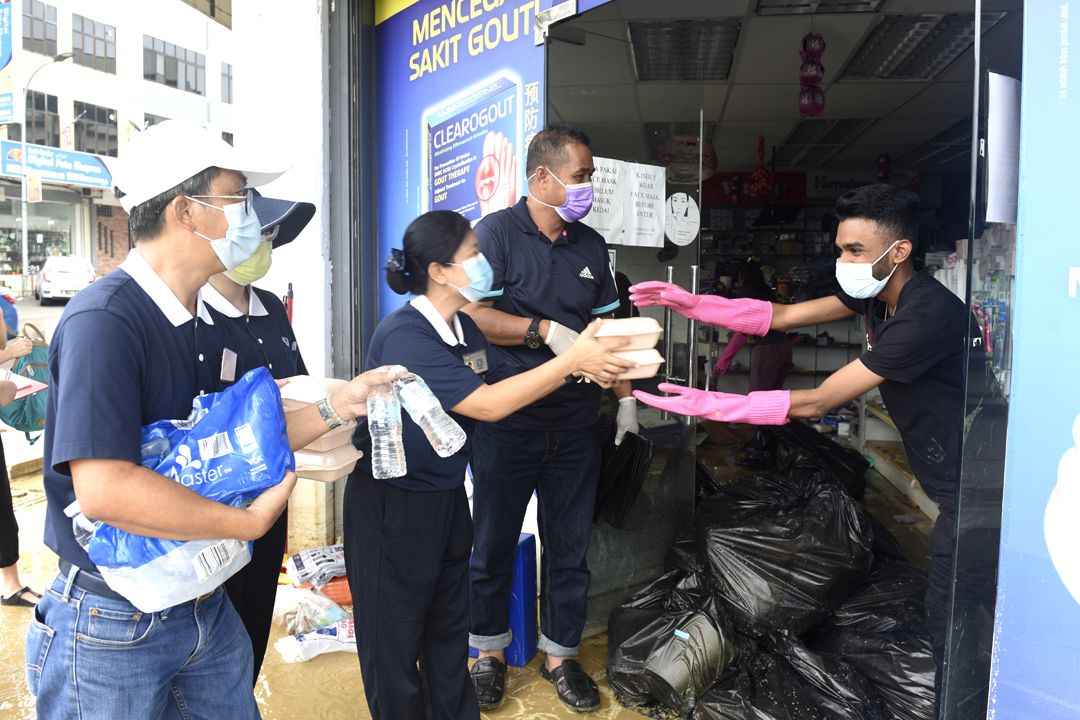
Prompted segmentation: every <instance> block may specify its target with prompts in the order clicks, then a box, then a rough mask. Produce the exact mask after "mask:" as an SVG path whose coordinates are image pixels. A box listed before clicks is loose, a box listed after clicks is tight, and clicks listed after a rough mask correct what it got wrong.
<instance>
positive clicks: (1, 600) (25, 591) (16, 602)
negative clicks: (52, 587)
mask: <svg viewBox="0 0 1080 720" xmlns="http://www.w3.org/2000/svg"><path fill="white" fill-rule="evenodd" d="M23 595H30V596H31V597H32V598H34V599H33V600H27V599H26V598H24V597H23ZM40 599H41V595H38V594H37V593H36V592H34V591H33V590H31V589H30V588H29V587H27V586H26V585H23V586H22V587H21V588H19V589H18V591H16V592H14V593H12V594H11V595H9V596H7V597H0V605H6V606H8V607H26V608H32V607H34V606H35V605H37V603H38V600H40Z"/></svg>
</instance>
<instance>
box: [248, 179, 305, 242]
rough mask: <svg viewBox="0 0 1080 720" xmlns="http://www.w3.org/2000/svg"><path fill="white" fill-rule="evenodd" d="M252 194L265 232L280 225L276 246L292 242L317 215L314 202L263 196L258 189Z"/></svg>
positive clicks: (253, 205) (252, 202) (275, 239)
mask: <svg viewBox="0 0 1080 720" xmlns="http://www.w3.org/2000/svg"><path fill="white" fill-rule="evenodd" d="M252 195H253V197H252V199H251V206H252V208H253V209H254V210H255V215H256V216H258V218H259V224H260V225H261V226H262V231H263V234H264V235H265V234H267V233H269V232H270V231H272V230H273V229H274V227H275V226H277V227H278V230H277V234H276V235H274V240H273V243H274V247H280V246H282V245H286V244H288V243H291V242H292V241H293V240H295V239H296V236H297V235H299V234H300V231H302V230H303V229H304V228H305V227H307V224H308V223H309V222H311V218H313V217H315V205H314V204H312V203H309V202H298V201H296V200H279V199H277V198H268V197H263V196H262V195H260V194H259V191H258V190H253V191H252Z"/></svg>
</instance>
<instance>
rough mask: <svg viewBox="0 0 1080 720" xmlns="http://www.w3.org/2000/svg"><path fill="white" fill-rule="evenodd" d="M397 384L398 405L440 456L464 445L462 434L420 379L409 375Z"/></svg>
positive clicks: (455, 450) (448, 455) (446, 455)
mask: <svg viewBox="0 0 1080 720" xmlns="http://www.w3.org/2000/svg"><path fill="white" fill-rule="evenodd" d="M396 385H397V391H398V398H400V399H401V404H402V405H404V406H405V409H406V410H408V411H409V417H411V418H412V420H413V422H414V423H416V424H417V425H419V426H420V428H421V429H422V430H423V431H424V434H425V435H427V439H428V442H429V443H431V447H433V448H435V452H436V453H438V455H439V457H450V456H451V455H453V454H454V453H456V452H457V451H458V450H460V449H461V448H462V446H464V445H465V440H466V439H467V438H466V436H465V431H464V430H462V429H461V426H460V425H458V424H457V422H456V421H455V420H454V418H452V417H450V416H449V415H447V414H446V411H445V410H443V408H442V405H441V404H440V403H439V399H438V398H437V397H435V393H433V392H431V388H429V387H428V384H427V383H426V382H424V379H423V378H422V377H420V376H419V375H414V374H413V373H408V374H406V375H403V376H402V377H400V378H398V380H397V383H396Z"/></svg>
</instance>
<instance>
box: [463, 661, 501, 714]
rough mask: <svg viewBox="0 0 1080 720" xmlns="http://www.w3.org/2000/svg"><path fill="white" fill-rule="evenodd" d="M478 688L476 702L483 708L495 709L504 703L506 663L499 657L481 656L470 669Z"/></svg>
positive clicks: (475, 685)
mask: <svg viewBox="0 0 1080 720" xmlns="http://www.w3.org/2000/svg"><path fill="white" fill-rule="evenodd" d="M469 677H471V678H472V681H473V686H474V687H475V688H476V702H477V703H478V704H479V705H480V709H481V710H494V709H495V708H497V707H499V705H501V704H502V699H503V691H504V689H505V688H506V664H505V663H501V662H499V659H498V658H493V657H486V658H480V659H479V660H477V661H476V662H475V663H473V666H472V669H471V670H469Z"/></svg>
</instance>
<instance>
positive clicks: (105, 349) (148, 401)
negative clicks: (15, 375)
mask: <svg viewBox="0 0 1080 720" xmlns="http://www.w3.org/2000/svg"><path fill="white" fill-rule="evenodd" d="M224 338H225V335H224V333H223V328H221V327H220V325H216V324H214V323H213V317H212V316H211V314H210V312H209V310H208V309H207V308H206V307H205V306H204V305H203V303H202V300H201V299H200V300H199V312H198V317H195V318H193V317H192V316H191V314H190V313H189V312H188V311H187V310H186V309H185V308H184V306H183V304H182V303H181V302H180V301H179V300H178V299H177V298H176V296H175V295H173V294H172V292H171V291H170V290H169V288H168V287H167V286H166V285H165V283H164V281H162V280H161V278H160V277H158V276H157V274H156V273H154V271H153V269H152V268H151V267H150V265H149V264H148V263H147V262H146V261H145V260H144V259H143V258H142V256H141V255H139V253H138V251H137V250H132V251H131V252H130V253H129V254H128V258H127V260H125V261H124V263H123V264H122V265H121V266H120V267H119V268H118V269H116V270H114V271H113V272H111V273H109V274H108V275H106V276H105V277H104V278H102V279H101V280H98V281H97V282H95V283H94V284H93V285H91V286H90V287H88V288H86V289H85V290H83V291H82V292H80V293H79V294H78V295H76V296H75V297H74V298H72V300H71V302H70V303H69V304H68V306H67V308H66V309H65V310H64V314H63V317H61V319H60V323H59V325H57V327H56V332H55V334H54V335H53V341H52V344H51V346H50V347H49V372H50V373H51V375H52V382H51V385H50V388H49V398H48V401H47V404H46V411H45V455H44V462H43V467H44V483H45V495H46V498H47V499H48V506H47V509H46V516H45V544H46V545H47V546H48V547H49V548H50V549H52V550H53V552H55V553H56V554H57V555H59V556H60V557H61V558H63V559H64V560H67V561H68V562H70V563H71V564H73V565H77V566H78V567H81V568H84V569H86V570H94V569H95V567H94V564H93V563H92V562H90V558H89V557H87V555H86V553H85V551H83V549H82V548H81V547H80V546H79V544H78V543H77V542H76V541H75V537H74V534H73V533H72V529H71V520H70V519H69V518H68V517H66V516H65V515H64V508H66V507H67V506H68V505H70V504H71V503H72V502H73V501H74V500H75V490H74V487H73V486H72V482H71V470H70V469H69V466H68V463H69V461H71V460H79V459H90V458H95V459H108V460H127V461H129V462H133V463H135V464H136V465H138V464H139V463H140V461H141V459H142V453H141V451H140V444H141V443H140V437H141V433H142V428H143V426H144V425H148V424H149V423H152V422H154V421H157V420H174V419H177V418H186V417H188V416H189V415H190V414H191V402H192V400H193V399H194V397H195V396H196V395H198V394H199V393H200V392H206V393H211V392H218V391H220V390H223V389H224V386H225V383H223V382H222V381H221V358H222V354H223V352H224V351H225V349H226V347H228V343H227V341H226V340H225V339H224Z"/></svg>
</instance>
